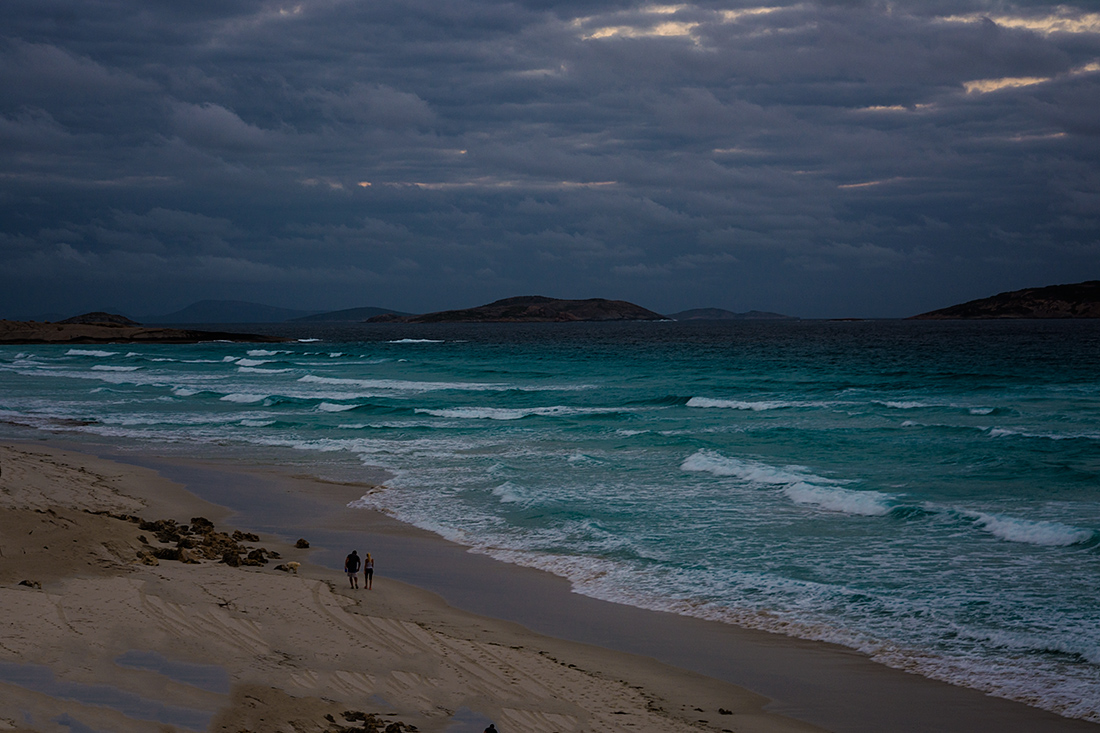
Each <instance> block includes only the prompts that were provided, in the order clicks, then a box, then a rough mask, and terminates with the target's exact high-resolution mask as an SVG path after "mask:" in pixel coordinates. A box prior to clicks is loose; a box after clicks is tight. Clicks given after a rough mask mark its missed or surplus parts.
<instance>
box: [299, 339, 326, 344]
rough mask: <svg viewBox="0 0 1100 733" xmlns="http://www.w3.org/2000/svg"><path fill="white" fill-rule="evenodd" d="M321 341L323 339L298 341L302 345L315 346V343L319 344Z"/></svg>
mask: <svg viewBox="0 0 1100 733" xmlns="http://www.w3.org/2000/svg"><path fill="white" fill-rule="evenodd" d="M320 340H321V339H298V343H300V344H314V343H317V342H318V341H320Z"/></svg>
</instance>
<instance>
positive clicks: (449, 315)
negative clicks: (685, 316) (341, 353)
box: [370, 295, 665, 323]
mask: <svg viewBox="0 0 1100 733" xmlns="http://www.w3.org/2000/svg"><path fill="white" fill-rule="evenodd" d="M662 320H665V317H664V316H662V315H661V314H660V313H654V312H653V311H651V310H647V309H645V308H643V307H641V306H640V305H634V304H633V303H628V302H626V301H625V300H606V299H604V298H589V299H587V300H559V299H558V298H547V297H543V296H541V295H523V296H519V297H516V298H505V299H504V300H498V301H495V302H493V303H489V304H488V305H482V306H478V307H476V308H464V309H462V310H453V311H440V312H438V313H425V314H424V315H420V316H407V317H394V316H390V315H386V316H379V317H376V318H371V319H370V322H371V323H387V322H389V323H562V322H569V321H662Z"/></svg>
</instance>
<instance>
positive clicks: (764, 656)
mask: <svg viewBox="0 0 1100 733" xmlns="http://www.w3.org/2000/svg"><path fill="white" fill-rule="evenodd" d="M85 450H86V448H85ZM100 453H101V455H105V456H106V455H109V457H110V458H111V459H112V460H117V461H120V462H123V463H131V464H134V465H141V466H144V467H147V468H154V469H156V470H158V472H160V473H161V474H162V475H168V476H171V477H172V478H173V479H174V480H176V481H179V482H181V483H184V484H187V485H189V486H190V487H191V488H192V489H197V491H196V493H197V494H198V495H200V496H202V495H203V494H204V493H209V492H218V491H222V492H225V493H224V494H223V495H222V498H228V499H229V501H228V502H225V501H223V502H221V503H222V504H223V505H224V506H227V507H228V508H229V509H230V510H231V511H233V512H235V515H234V517H235V521H239V522H241V523H242V524H244V525H246V526H250V527H252V528H255V529H263V530H264V531H275V532H278V531H279V529H280V528H281V529H282V530H283V531H284V533H285V530H286V529H287V527H286V524H285V521H286V520H285V519H279V515H280V513H282V516H284V517H285V516H287V515H288V512H289V513H293V515H294V516H296V517H297V518H299V519H305V520H306V521H311V522H316V523H318V528H319V529H320V530H321V532H320V534H318V533H317V532H314V534H318V536H323V537H325V538H326V539H327V540H328V542H329V543H330V544H332V545H333V546H334V547H333V549H331V550H328V551H327V552H328V557H327V559H326V560H325V562H326V564H328V565H329V566H330V567H331V566H334V565H335V566H338V562H339V559H340V558H342V556H343V552H346V550H347V549H348V548H347V547H345V545H348V544H349V542H350V543H356V542H357V538H362V537H369V538H370V543H371V545H370V547H373V548H378V547H381V548H382V552H381V553H379V552H377V551H376V550H375V549H370V547H367V548H366V549H367V550H369V551H371V552H372V553H374V554H375V556H376V558H378V559H379V562H380V564H379V570H378V573H377V575H376V579H387V578H389V579H397V580H400V581H403V582H407V583H410V584H411V585H413V586H415V587H417V588H421V589H425V590H427V591H428V592H430V593H434V594H437V595H438V596H439V597H440V598H442V599H443V600H444V601H445V602H446V603H447V604H450V606H451V607H453V608H456V609H460V610H462V611H463V612H470V613H476V614H480V615H482V616H488V617H491V618H496V619H502V620H504V621H506V622H512V623H517V624H521V625H523V626H524V627H526V628H528V629H530V630H531V631H533V632H534V633H536V634H542V635H545V636H548V637H552V638H556V639H559V640H565V641H566V643H570V642H579V643H582V644H591V645H595V646H597V647H600V648H603V649H607V650H614V651H615V652H625V653H628V654H635V655H642V656H644V657H650V658H654V659H656V660H658V662H660V663H664V664H669V665H672V666H674V667H677V668H680V669H684V670H689V671H691V672H692V673H696V674H701V675H704V676H705V677H707V678H710V679H712V680H719V681H721V682H724V683H729V684H733V685H737V686H738V687H741V688H744V689H746V690H750V691H752V692H753V693H755V694H757V695H761V696H763V697H764V698H766V699H768V700H770V702H767V703H766V704H765V706H764V709H765V710H767V711H769V712H773V713H778V714H780V715H785V716H790V717H791V718H794V719H797V720H801V721H806V722H808V723H811V724H813V725H818V726H822V727H825V728H828V729H831V730H836V731H852V732H859V733H862V732H863V731H878V730H887V729H889V730H895V731H933V730H943V731H954V730H957V731H964V730H977V729H982V728H986V727H992V726H996V728H997V729H998V730H1003V731H1009V732H1010V733H1011V732H1012V731H1021V733H1022V732H1023V731H1036V732H1039V731H1094V730H1100V727H1098V726H1097V725H1095V724H1093V723H1089V722H1087V721H1082V720H1079V719H1072V718H1065V717H1061V716H1058V715H1056V714H1054V713H1051V712H1048V711H1045V710H1042V709H1039V708H1034V707H1030V706H1027V705H1025V704H1023V703H1019V702H1014V701H1010V700H1006V699H1003V698H998V697H992V696H989V695H986V694H985V693H983V692H980V691H977V690H973V689H970V688H964V687H958V686H954V685H950V684H948V683H944V682H939V681H936V680H931V679H928V678H926V677H922V676H919V675H916V674H911V673H907V672H904V671H901V670H897V669H893V668H889V667H886V666H885V665H882V664H880V663H878V662H874V661H872V660H871V659H870V658H868V657H867V656H866V655H864V654H863V653H861V652H857V651H853V650H851V649H848V648H846V647H841V646H837V645H834V644H829V643H826V642H817V641H806V640H801V639H797V638H793V637H787V636H782V635H778V634H772V633H768V632H764V631H757V630H752V629H745V628H741V627H737V626H732V625H729V624H725V623H720V622H715V621H705V620H701V619H695V618H689V617H685V616H678V615H675V614H671V613H666V612H660V611H650V610H644V609H640V608H636V607H633V606H626V605H621V604H617V603H611V602H607V601H601V600H597V599H594V598H590V597H588V596H583V595H579V594H577V593H573V592H572V591H571V589H570V586H569V583H568V581H566V580H564V579H563V578H560V577H558V576H555V575H552V574H550V573H546V572H544V571H541V570H535V569H532V568H526V567H521V566H516V565H511V564H508V563H505V562H502V561H498V560H495V559H493V558H491V557H489V556H486V555H482V554H477V553H472V552H469V551H468V548H466V547H464V546H460V545H457V544H454V543H452V542H450V541H448V540H446V539H444V538H441V537H439V536H437V535H434V534H432V533H430V532H427V531H425V530H420V529H418V528H415V527H412V526H411V525H407V524H404V523H402V522H400V521H398V520H396V519H394V518H392V517H389V516H387V515H384V514H381V513H379V512H375V511H373V510H366V509H354V510H352V509H348V508H347V507H346V504H347V502H348V501H351V500H354V499H357V498H359V496H361V494H362V492H363V491H364V489H365V488H366V485H359V484H335V483H325V482H321V481H318V480H316V479H313V478H312V477H303V476H296V475H288V473H287V471H286V470H283V469H281V468H279V467H265V466H247V467H245V466H225V465H220V464H217V463H203V462H199V461H193V460H183V459H179V458H164V457H150V456H149V455H148V454H146V455H144V456H135V455H132V454H121V453H118V454H116V453H111V452H106V453H104V452H102V451H101V452H100ZM203 482H209V483H208V484H207V485H206V488H205V490H204V489H202V488H198V485H199V484H202V483H203ZM229 484H234V487H233V488H232V489H229V490H227V488H228V485H229ZM242 484H243V486H242ZM248 484H252V485H250V486H249V485H248ZM306 495H311V496H312V497H313V498H312V499H303V497H304V496H306ZM259 496H262V497H264V506H266V507H267V511H266V513H265V512H263V511H258V509H257V504H256V501H255V499H256V498H257V497H259ZM272 497H282V499H281V500H274V499H272ZM203 498H208V499H209V498H210V497H205V496H204V497H203ZM310 506H311V507H313V511H314V513H313V514H309V511H308V510H307V509H306V508H307V507H310ZM322 507H323V508H322ZM303 511H304V512H305V513H304V514H303ZM287 536H289V535H287ZM340 542H343V545H341V544H339V543H340ZM357 544H358V545H362V544H363V543H362V542H358V543H357ZM359 549H361V550H363V549H364V548H363V547H360V548H359ZM324 553H325V551H324V550H323V551H322V553H320V554H319V555H318V556H317V559H318V560H320V559H321V557H324Z"/></svg>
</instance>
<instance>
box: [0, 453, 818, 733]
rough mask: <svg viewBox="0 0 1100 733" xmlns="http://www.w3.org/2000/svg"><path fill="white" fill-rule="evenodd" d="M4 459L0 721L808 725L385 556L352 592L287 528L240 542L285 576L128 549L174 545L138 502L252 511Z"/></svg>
mask: <svg viewBox="0 0 1100 733" xmlns="http://www.w3.org/2000/svg"><path fill="white" fill-rule="evenodd" d="M0 468H2V473H0V526H2V527H3V529H4V532H3V541H2V542H0V545H2V549H0V610H2V612H3V613H4V615H5V618H6V619H7V623H6V624H5V626H4V629H5V631H4V634H3V636H2V637H0V692H2V694H0V729H6V730H36V731H64V730H69V731H72V730H77V731H88V730H95V731H101V730H112V731H145V730H158V731H164V730H218V731H231V732H232V733H238V732H239V731H250V732H251V733H266V732H267V731H272V732H274V731H286V730H290V729H293V730H296V731H312V730H317V731H339V730H351V729H352V728H350V727H346V726H344V724H343V721H340V716H341V715H343V716H344V721H346V722H348V723H350V724H352V725H355V726H356V727H355V728H354V729H355V730H364V729H368V730H372V729H376V730H380V729H381V727H385V726H389V729H390V730H391V731H392V730H403V731H411V730H422V731H426V732H430V731H447V732H448V733H467V732H468V731H473V732H474V733H477V731H480V730H481V729H482V728H484V727H485V725H487V724H488V722H490V721H494V722H496V724H497V725H498V729H499V730H501V732H502V733H508V731H520V730H523V731H546V733H550V732H551V731H584V730H621V731H627V730H643V731H646V730H651V731H667V730H685V731H686V730H714V731H721V730H729V731H732V730H737V731H745V732H746V733H810V732H811V731H813V730H817V729H815V728H814V727H812V726H809V725H806V724H804V723H801V722H799V721H795V720H791V719H788V718H784V717H782V716H779V715H776V714H774V713H771V712H767V711H764V710H763V709H762V706H763V705H764V704H765V703H766V700H765V699H764V698H763V697H761V696H759V695H755V694H753V693H750V692H747V691H745V690H741V689H738V688H736V687H734V686H733V685H730V684H728V683H724V682H721V681H719V680H715V679H710V678H707V677H704V676H701V675H698V674H695V673H692V672H688V671H684V670H680V669H676V668H673V667H669V666H668V665H665V664H662V663H660V662H656V661H654V660H651V659H645V658H640V657H637V656H634V655H630V654H625V653H622V652H616V651H612V650H608V649H603V648H599V647H595V646H591V645H586V644H579V643H576V642H571V641H565V640H561V639H555V638H550V637H546V636H542V635H539V634H537V633H533V632H532V631H530V630H528V629H525V628H523V627H521V626H519V625H518V624H515V623H512V622H508V621H501V620H498V619H493V618H487V617H483V616H478V615H474V614H471V613H469V612H466V611H463V610H461V609H458V608H455V607H453V606H451V605H448V604H447V603H446V602H445V601H443V600H442V599H441V598H440V597H439V596H437V595H436V594H434V593H432V592H430V591H425V590H422V589H420V588H417V587H414V586H411V585H407V584H405V583H402V582H400V581H396V580H394V579H393V578H392V576H388V575H387V574H386V571H385V569H384V567H383V569H382V572H381V574H380V575H379V576H376V580H377V581H380V582H378V583H376V585H375V589H374V590H372V591H365V590H357V591H352V590H349V589H347V588H346V587H345V583H346V580H345V579H344V578H343V577H342V573H340V572H339V571H337V570H335V569H333V568H331V567H328V566H326V565H319V564H315V563H314V562H312V560H311V558H310V557H309V555H311V554H312V553H314V552H316V551H315V550H301V549H295V548H294V547H293V545H290V544H289V543H287V542H284V540H285V537H282V538H281V537H277V536H274V535H272V534H261V535H259V536H256V537H247V536H245V537H244V538H243V540H247V541H249V542H250V544H263V545H264V546H265V548H266V550H267V552H269V553H270V552H271V551H272V550H277V552H278V554H280V555H281V556H282V557H281V558H279V560H280V561H282V560H288V561H291V562H299V563H301V564H300V567H298V568H297V572H296V573H295V572H277V570H278V569H277V568H274V569H273V568H272V567H270V566H263V567H259V566H256V567H240V568H237V567H230V566H229V565H227V564H222V563H218V562H215V561H212V560H206V561H202V560H200V561H199V562H198V563H196V564H184V563H182V562H175V561H172V560H168V559H162V560H160V561H159V562H149V563H147V562H143V561H138V560H136V559H135V550H136V551H137V554H144V555H148V554H150V553H149V552H148V551H147V548H150V547H154V548H155V547H157V546H160V547H163V549H165V550H168V549H170V545H162V544H161V542H163V540H161V541H160V542H158V541H157V538H156V537H154V536H152V534H151V532H150V530H149V529H147V528H145V526H144V525H139V524H138V523H137V520H136V519H131V517H132V516H133V515H135V514H138V515H144V518H145V519H147V520H153V519H167V518H172V519H175V520H176V521H177V522H180V523H185V522H190V523H191V524H192V525H193V527H192V529H191V530H183V531H184V533H185V534H186V532H188V531H192V532H193V531H195V530H194V528H198V527H201V526H204V525H203V523H202V522H199V521H196V520H195V519H192V518H191V517H193V516H194V513H195V512H199V513H200V514H201V515H202V516H204V517H206V518H211V517H213V518H214V520H213V521H214V523H215V524H216V525H217V526H218V528H219V529H221V530H223V531H226V532H229V531H232V530H233V528H234V527H235V526H236V527H241V526H242V525H243V524H244V523H243V522H241V521H238V520H244V519H246V517H242V516H240V515H235V514H234V512H233V510H232V507H228V508H227V507H223V506H218V505H214V504H212V503H210V502H208V501H206V500H204V499H203V498H202V497H201V496H197V495H195V494H194V493H192V492H189V491H187V489H186V487H185V486H183V485H181V484H180V483H179V482H176V481H173V480H171V478H166V477H164V476H163V475H160V474H157V473H154V472H153V471H151V470H149V469H144V468H141V467H136V466H134V465H132V464H130V465H127V464H123V463H119V462H115V461H112V460H110V459H107V458H103V457H97V456H95V455H89V454H88V453H87V452H83V453H76V452H72V451H68V450H64V449H62V448H59V447H58V446H56V445H55V444H49V445H43V444H42V442H38V443H31V444H27V443H14V442H4V443H0ZM221 475H222V476H223V477H226V478H228V479H230V480H232V481H238V480H240V479H241V476H242V474H240V473H230V472H224V473H222V474H221ZM207 476H208V477H209V473H207ZM343 488H344V489H345V490H346V489H347V487H343ZM166 515H170V516H166ZM244 528H245V529H250V528H249V527H247V525H244ZM331 531H338V530H331ZM303 533H304V534H305V535H307V536H312V537H316V538H322V539H323V535H324V531H323V530H321V529H318V528H305V529H303ZM146 535H149V536H146ZM234 536H236V535H234ZM379 536H380V535H379ZM39 543H43V544H39ZM51 548H53V549H52V550H51ZM143 548H145V549H144V550H143ZM245 549H248V548H245ZM322 554H323V551H322ZM250 557H251V555H250ZM272 564H274V561H273V563H272ZM21 581H26V582H25V583H24V582H21ZM349 715H350V716H351V717H349ZM326 716H327V717H326ZM356 716H358V717H356ZM359 721H366V723H368V724H370V723H371V721H373V722H374V723H378V724H379V727H378V728H368V727H363V728H361V727H358V725H357V724H358V722H359ZM704 721H705V722H704ZM399 722H400V723H401V726H399V727H398V728H396V729H394V728H393V726H394V725H395V724H397V723H399Z"/></svg>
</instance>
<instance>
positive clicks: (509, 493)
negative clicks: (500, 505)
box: [492, 481, 523, 504]
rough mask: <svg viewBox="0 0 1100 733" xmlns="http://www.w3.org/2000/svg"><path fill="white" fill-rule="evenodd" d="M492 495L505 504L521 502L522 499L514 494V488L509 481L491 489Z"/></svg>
mask: <svg viewBox="0 0 1100 733" xmlns="http://www.w3.org/2000/svg"><path fill="white" fill-rule="evenodd" d="M492 493H493V496H495V497H497V498H498V499H500V500H501V501H502V502H504V503H505V504H515V503H518V502H521V501H523V497H522V496H520V495H519V494H518V493H517V492H516V486H515V484H513V483H512V482H511V481H505V482H504V483H502V484H501V485H500V486H495V487H493V490H492Z"/></svg>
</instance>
